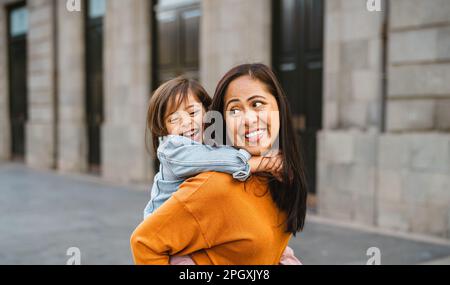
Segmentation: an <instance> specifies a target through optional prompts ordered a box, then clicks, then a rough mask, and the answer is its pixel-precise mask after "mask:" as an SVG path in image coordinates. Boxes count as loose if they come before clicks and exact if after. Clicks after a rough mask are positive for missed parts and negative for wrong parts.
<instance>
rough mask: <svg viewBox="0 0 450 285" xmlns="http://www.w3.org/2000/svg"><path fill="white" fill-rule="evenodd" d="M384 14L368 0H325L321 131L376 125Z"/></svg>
mask: <svg viewBox="0 0 450 285" xmlns="http://www.w3.org/2000/svg"><path fill="white" fill-rule="evenodd" d="M383 14H384V13H382V12H381V13H380V12H375V13H374V12H369V11H367V8H366V1H360V0H328V1H325V44H324V49H325V50H324V57H325V66H324V95H323V96H324V106H323V108H324V112H323V113H324V118H323V121H324V128H325V129H350V128H357V129H360V130H368V129H370V128H377V127H378V125H379V124H380V120H381V118H380V113H381V110H380V106H381V105H380V101H381V96H380V95H381V78H382V77H381V75H382V74H381V70H382V41H381V33H382V28H383V26H382V24H383V21H382V20H383V17H384V16H383Z"/></svg>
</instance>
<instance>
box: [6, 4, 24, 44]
mask: <svg viewBox="0 0 450 285" xmlns="http://www.w3.org/2000/svg"><path fill="white" fill-rule="evenodd" d="M10 21H11V22H10V34H11V37H17V36H21V35H25V34H26V33H27V30H28V10H27V8H26V7H20V8H17V9H14V10H12V11H11V18H10Z"/></svg>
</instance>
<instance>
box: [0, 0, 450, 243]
mask: <svg viewBox="0 0 450 285" xmlns="http://www.w3.org/2000/svg"><path fill="white" fill-rule="evenodd" d="M91 1H92V2H98V3H94V4H95V5H100V6H95V5H94V4H92V5H94V6H92V7H97V8H96V9H99V8H98V7H103V8H102V9H103V10H102V11H100V12H101V13H100V14H101V17H102V21H101V27H102V42H103V44H102V53H101V54H102V62H103V64H102V66H101V69H102V72H101V73H100V74H101V81H102V85H101V86H102V88H101V90H102V91H101V93H102V101H101V107H102V110H103V111H102V118H101V120H100V122H101V124H100V128H99V131H100V135H99V136H100V139H99V152H100V153H99V156H100V157H101V166H100V169H101V170H100V171H99V172H98V173H99V174H100V175H101V176H102V177H104V179H106V180H108V181H115V182H120V183H149V182H150V181H151V178H152V177H153V174H154V172H155V171H154V167H153V163H152V159H151V158H150V156H149V154H148V153H147V151H146V148H145V133H144V128H145V117H146V111H147V110H146V109H147V102H148V99H149V96H150V94H151V91H152V90H153V89H154V88H155V87H156V85H157V82H158V79H157V77H155V74H157V73H158V72H159V70H157V69H158V66H159V65H158V64H159V63H158V62H160V61H161V58H162V57H163V56H162V55H161V52H164V50H161V49H162V48H161V47H164V45H161V44H159V41H158V40H157V37H158V31H159V30H158V29H157V28H156V23H160V22H158V21H163V22H164V21H170V19H172V18H173V17H175V16H173V15H175V14H173V13H172V14H171V9H172V8H174V7H175V8H176V9H178V8H179V7H191V8H192V7H200V8H199V11H200V13H197V12H196V10H195V9H194V10H192V9H191V8H189V9H190V10H189V9H187V10H186V9H185V10H183V9H184V8H183V9H181V10H180V9H179V10H177V11H181V12H179V13H181V14H180V15H181V17H180V19H181V20H177V21H178V22H176V23H180V21H181V22H183V23H184V24H186V27H188V28H186V29H184V30H183V27H185V26H177V27H181V30H178V31H182V32H186V31H189V33H191V32H192V31H191V30H190V29H191V28H192V26H189V25H191V24H189V23H194V24H192V25H195V23H196V21H197V19H199V20H198V21H199V25H198V35H199V36H198V43H192V42H188V43H187V46H186V50H189V49H192V47H194V48H193V49H194V53H198V59H196V60H194V62H196V64H197V65H196V64H194V65H193V66H196V67H195V68H197V69H198V70H197V71H196V73H195V74H198V79H199V80H200V82H201V83H202V84H203V85H204V86H205V87H206V89H207V90H208V91H209V92H210V93H212V92H213V91H214V87H215V85H216V84H217V82H218V80H219V79H220V77H221V76H222V75H223V74H224V73H225V72H226V71H227V70H228V69H229V68H231V67H232V66H234V65H236V64H240V63H245V62H256V61H257V62H263V63H266V64H268V65H272V66H274V69H275V70H278V69H279V70H284V71H286V70H287V71H289V70H293V69H295V66H296V65H295V64H293V63H285V64H282V66H281V67H280V66H276V65H278V62H279V61H278V60H277V61H275V60H274V58H276V57H279V56H278V55H277V53H279V52H280V51H279V50H278V49H277V48H274V46H275V45H274V39H275V38H279V35H277V34H274V31H277V29H276V28H275V27H277V26H275V25H278V26H279V25H280V22H283V21H288V20H289V19H290V20H292V21H296V20H298V19H291V18H289V17H287V16H286V17H279V16H278V17H275V16H274V14H275V13H278V12H280V11H282V12H283V11H284V12H286V11H287V12H286V13H287V15H290V14H289V13H288V12H289V11H291V10H292V9H307V8H305V7H311V6H314V9H311V11H315V12H317V13H319V14H320V15H321V17H323V26H322V25H321V24H320V23H319V22H320V21H317V23H319V24H316V26H315V27H316V28H320V29H323V34H324V36H323V63H322V61H321V59H320V60H319V61H317V62H315V63H314V64H311V65H310V66H311V68H316V69H317V68H318V69H317V70H319V71H320V72H321V73H318V74H322V73H323V79H322V80H321V83H320V82H319V83H317V82H316V81H314V84H315V85H320V90H322V86H323V92H321V91H320V92H318V94H316V95H315V96H319V97H320V100H316V101H312V102H316V103H315V104H316V105H315V106H314V107H315V108H318V109H319V110H320V112H321V114H322V116H321V124H320V125H321V130H320V131H319V132H318V133H317V141H315V140H314V141H315V142H316V144H317V150H316V148H315V147H314V148H313V150H314V151H315V150H316V152H317V154H315V155H313V156H311V157H312V158H314V157H315V163H314V164H313V165H314V172H316V173H317V175H316V176H315V177H316V178H315V179H314V181H312V182H311V183H313V184H315V185H316V187H315V188H316V189H317V190H316V192H317V193H316V196H317V198H318V213H319V215H321V216H324V217H328V218H333V219H338V220H345V221H350V222H355V223H360V224H364V225H371V226H378V227H382V228H388V229H393V230H400V231H404V232H414V233H423V234H428V235H434V236H439V237H446V238H450V115H449V114H450V49H449V47H450V3H448V1H447V0H429V1H422V0H385V1H382V3H381V4H382V5H381V8H382V9H381V11H373V12H371V11H369V10H368V9H367V1H366V0H323V1H322V0H282V1H281V0H280V1H277V2H275V1H272V0H245V1H241V0H160V1H159V3H157V2H156V1H151V0H127V1H123V0H104V2H103V5H104V6H102V3H101V2H102V1H100V0H98V1H95V0H91ZM66 2H67V1H62V0H27V1H26V2H21V1H16V0H0V160H3V161H7V160H10V159H11V158H12V157H13V154H12V149H13V145H14V143H13V141H14V138H13V134H12V131H11V129H12V127H11V125H12V121H13V119H12V117H13V116H12V113H11V112H12V111H11V100H12V99H11V94H12V92H16V91H14V90H15V89H14V88H18V89H17V90H19V89H20V84H17V82H13V81H12V80H11V78H12V77H13V75H12V74H11V70H14V69H12V68H11V65H14V64H15V61H16V59H15V58H12V57H11V50H12V49H13V43H14V39H13V37H12V36H11V33H12V27H11V25H12V22H11V19H12V16H11V11H13V10H14V9H15V7H16V6H17V5H22V6H23V5H25V6H23V7H25V8H26V10H27V13H28V14H27V15H28V16H27V24H28V25H27V31H26V76H25V78H26V80H25V81H26V82H23V84H24V85H25V86H26V94H27V96H26V109H27V116H26V122H25V123H24V133H25V136H24V150H23V157H22V159H23V162H24V163H25V164H27V165H29V166H31V167H34V168H40V169H55V170H57V171H59V172H62V173H85V172H88V171H89V169H90V165H89V164H90V163H89V158H88V157H89V154H88V153H89V149H90V139H89V135H88V131H87V129H88V126H87V123H86V122H87V120H88V117H89V114H88V113H87V110H86V93H87V92H89V91H87V90H90V89H89V88H90V87H89V86H90V84H91V83H89V82H90V81H88V79H89V78H90V77H91V75H90V74H88V71H87V65H88V63H89V62H88V61H86V58H87V56H88V55H89V49H88V48H87V45H88V41H90V39H89V37H87V36H86V33H87V32H86V22H87V21H89V19H90V18H89V15H87V12H86V9H87V7H88V5H90V1H81V4H82V5H81V11H80V12H78V11H69V10H68V9H67V3H66ZM99 3H100V4H99ZM275 3H277V4H275ZM279 3H282V4H279ZM317 3H320V4H317ZM322 4H323V5H322ZM158 5H159V6H158ZM276 5H281V6H276ZM275 6H276V7H277V8H275ZM280 7H281V8H280ZM175 8H174V9H175ZM93 9H94V8H93ZM158 9H159V10H158ZM283 9H284V10H283ZM156 10H157V11H159V12H155V11H156ZM277 11H278V12H277ZM177 13H178V12H177ZM280 13H281V12H280ZM302 13H303V14H302ZM319 14H314V13H312V12H311V13H309V14H308V12H307V11H306V12H305V11H303V10H302V11H300V12H299V13H297V14H295V15H304V17H309V18H314V17H318V16H317V15H319ZM177 15H178V14H177ZM278 15H280V14H278ZM310 16H312V17H310ZM171 17H172V18H171ZM168 19H169V20H168ZM173 19H175V18H173ZM189 21H190V22H189ZM174 23H175V22H174ZM283 23H285V22H283ZM287 23H288V25H289V23H290V22H287ZM295 23H297V22H295ZM184 24H183V25H184ZM177 25H179V24H177ZM164 27H166V26H164ZM167 27H168V30H161V31H162V32H163V33H166V34H167V33H169V34H170V31H171V30H170V29H172V28H173V27H172V26H167ZM167 31H169V32H167ZM312 31H314V30H312ZM309 33H311V32H309ZM189 35H196V34H195V31H194V33H193V34H192V33H191V34H189ZM313 36H314V35H309V38H313ZM283 37H284V38H282V39H289V38H291V37H292V38H295V37H296V35H295V34H289V33H286V35H284V36H283ZM191 38H193V39H197V37H191ZM184 40H186V39H184ZM161 42H163V41H161ZM319 42H322V40H320V41H319ZM169 43H170V42H169ZM286 43H290V41H289V40H286ZM163 44H164V42H163ZM301 45H304V46H307V43H304V42H301ZM170 46H171V45H170V44H169V45H168V47H170ZM158 47H159V48H158ZM165 47H167V46H165ZM305 50H307V48H305ZM294 52H295V51H294ZM188 53H189V52H186V54H188ZM193 57H194V58H196V57H197V56H196V55H193ZM178 63H179V62H178ZM297 63H298V62H297ZM164 68H165V67H164V65H162V67H161V70H162V69H164ZM189 68H192V66H191V65H190V66H189ZM305 70H309V69H307V68H306V69H305ZM164 72H166V71H164ZM171 72H172V71H171ZM173 72H180V71H179V68H178V69H177V71H173ZM305 73H306V75H305V77H302V78H301V79H299V80H305V78H306V80H307V78H308V77H307V76H308V71H306V72H305ZM167 74H168V73H167ZM174 74H175V73H174ZM301 74H304V73H301ZM14 76H15V75H14ZM95 86H97V85H95ZM95 86H94V87H95ZM316 87H317V86H316ZM308 88H309V87H307V89H308ZM94 89H95V88H94ZM12 90H13V91H12ZM308 90H309V89H308ZM318 90H319V89H318ZM299 92H300V91H299ZM10 93H11V94H10ZM320 93H322V94H320ZM311 94H314V92H312V93H311ZM288 95H289V94H288ZM292 96H293V95H291V97H290V100H295V98H296V97H295V96H293V97H292ZM308 96H310V95H308ZM306 120H307V121H308V118H307V119H306ZM299 122H303V124H304V121H302V120H299ZM299 125H302V123H299ZM306 128H308V124H307V126H306Z"/></svg>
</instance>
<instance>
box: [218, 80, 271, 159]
mask: <svg viewBox="0 0 450 285" xmlns="http://www.w3.org/2000/svg"><path fill="white" fill-rule="evenodd" d="M224 101H225V104H224V106H225V107H224V108H225V110H224V114H225V120H226V125H227V135H228V137H229V139H231V140H232V142H233V145H234V146H236V147H239V148H243V149H245V150H247V151H248V152H249V153H250V154H252V155H261V154H263V153H264V152H266V151H268V150H270V149H271V148H272V146H273V144H274V142H275V140H276V139H277V138H278V134H279V132H280V116H279V109H278V104H277V101H276V99H275V97H274V96H273V95H272V94H270V93H269V92H267V90H266V88H265V85H264V84H263V83H262V82H260V81H258V80H254V79H252V78H251V77H250V76H241V77H239V78H237V79H235V80H234V81H232V82H231V83H230V85H229V86H228V89H227V93H226V94H225V99H224Z"/></svg>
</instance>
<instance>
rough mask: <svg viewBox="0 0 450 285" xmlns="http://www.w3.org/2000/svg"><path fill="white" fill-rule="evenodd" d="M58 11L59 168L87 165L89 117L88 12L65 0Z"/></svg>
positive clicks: (67, 169) (78, 169)
mask: <svg viewBox="0 0 450 285" xmlns="http://www.w3.org/2000/svg"><path fill="white" fill-rule="evenodd" d="M57 6H58V7H57V11H58V14H57V15H58V17H57V18H58V28H57V33H58V113H59V118H58V170H59V171H60V172H85V171H86V169H87V126H86V120H85V119H86V118H85V113H86V110H85V108H86V107H85V106H86V105H85V96H86V95H85V92H86V90H85V82H86V81H85V80H86V79H85V73H86V72H85V64H84V63H85V40H84V37H85V31H84V27H85V26H84V14H83V13H73V12H72V13H71V12H68V11H67V9H66V3H65V2H64V1H57Z"/></svg>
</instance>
